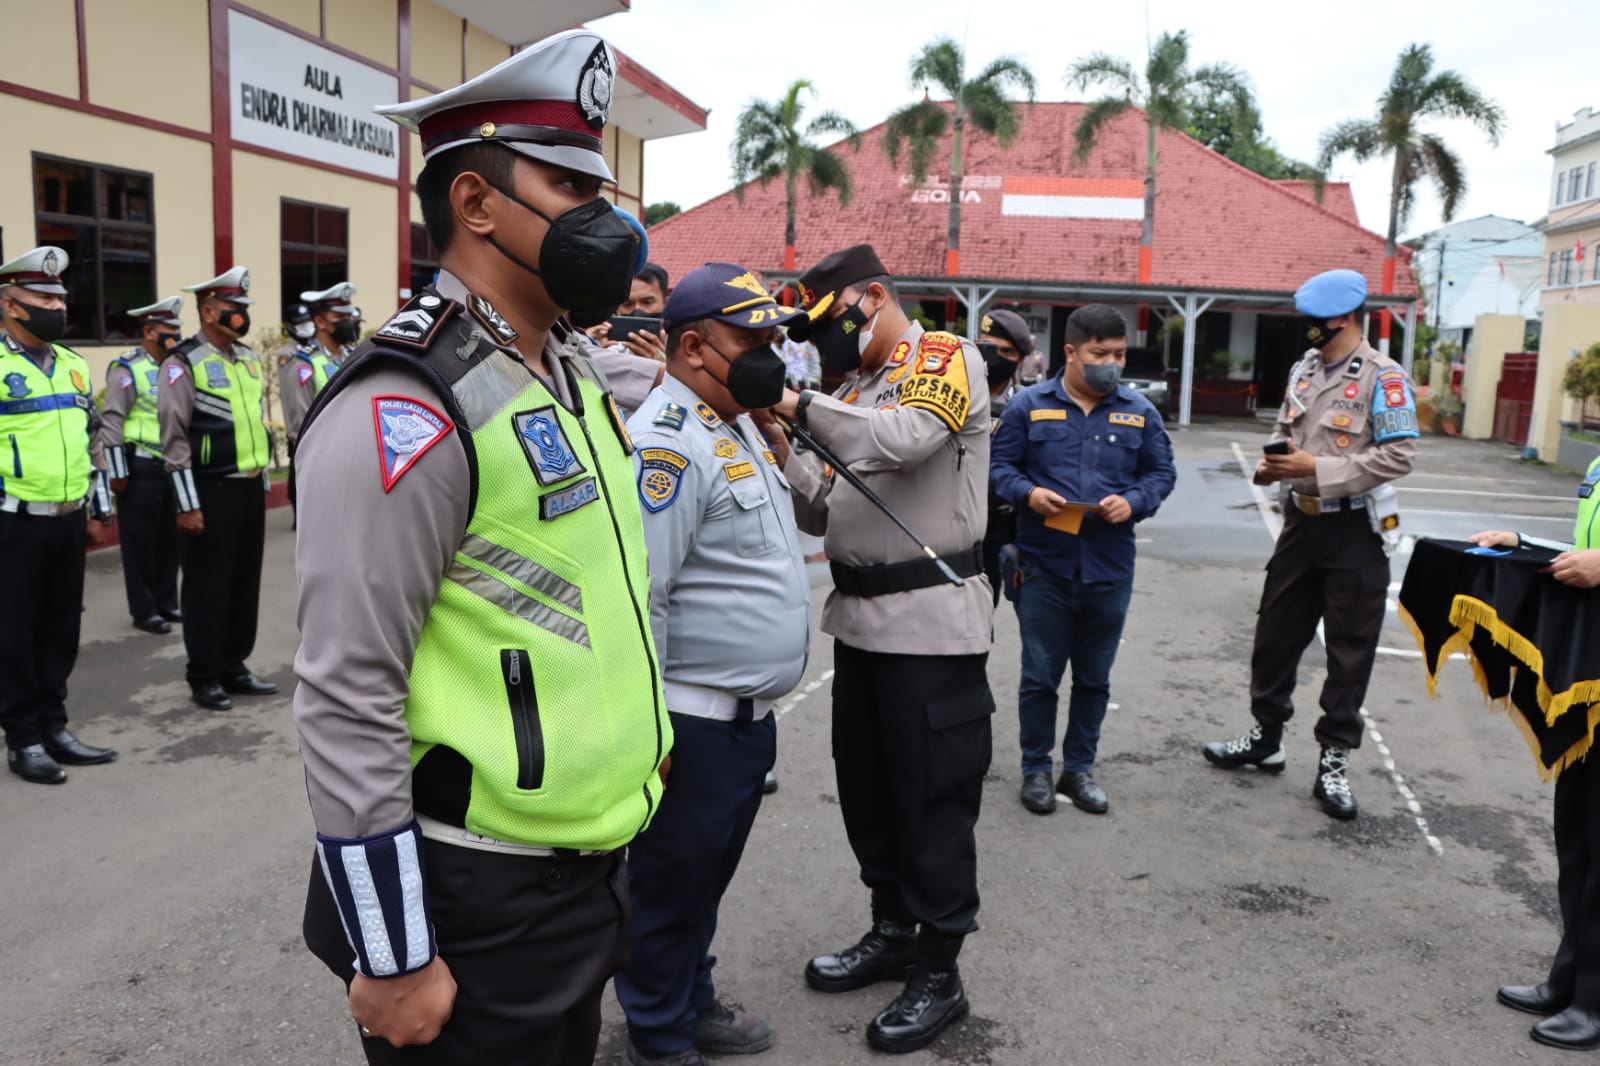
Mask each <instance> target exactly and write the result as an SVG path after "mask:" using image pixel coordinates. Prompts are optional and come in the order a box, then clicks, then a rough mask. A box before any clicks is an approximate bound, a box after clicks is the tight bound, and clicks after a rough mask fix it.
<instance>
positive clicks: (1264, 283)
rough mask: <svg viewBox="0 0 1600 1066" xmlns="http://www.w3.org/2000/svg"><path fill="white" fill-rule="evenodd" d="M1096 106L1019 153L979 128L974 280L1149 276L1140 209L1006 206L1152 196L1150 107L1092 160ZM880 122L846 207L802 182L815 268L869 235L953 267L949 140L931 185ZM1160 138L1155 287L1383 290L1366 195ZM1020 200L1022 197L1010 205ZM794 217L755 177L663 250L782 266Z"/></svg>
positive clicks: (969, 255)
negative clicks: (1311, 191)
mask: <svg viewBox="0 0 1600 1066" xmlns="http://www.w3.org/2000/svg"><path fill="white" fill-rule="evenodd" d="M1083 111H1084V105H1082V104H1073V103H1037V104H1034V105H1032V106H1031V107H1028V108H1027V109H1026V112H1025V116H1024V121H1023V130H1022V135H1021V136H1020V137H1019V138H1018V139H1017V141H1016V142H1015V143H1014V144H1013V145H1012V147H1011V148H1010V149H1009V150H1004V151H1003V150H1001V148H1000V147H999V145H998V144H997V143H996V142H995V141H994V139H993V138H991V137H987V136H985V135H983V134H970V135H969V137H968V139H967V145H966V158H967V164H966V179H965V183H964V185H963V190H964V191H963V196H962V200H963V207H962V212H961V273H962V274H963V275H964V276H966V277H973V278H992V279H1014V280H1027V281H1051V282H1062V281H1066V282H1072V281H1082V282H1099V283H1108V282H1109V283H1127V284H1133V283H1136V282H1137V280H1138V276H1139V275H1138V266H1139V228H1140V222H1139V221H1138V219H1137V218H1133V219H1127V218H1121V217H1111V218H1088V219H1086V218H1073V217H1068V218H1044V217H1017V216H1016V215H1015V214H1012V215H1004V214H1002V213H1001V207H1002V200H1003V199H1004V198H1005V197H1007V196H1008V195H1011V196H1014V195H1017V194H1027V195H1033V196H1047V197H1060V198H1063V199H1061V200H1057V201H1052V202H1054V203H1058V204H1059V203H1065V202H1066V200H1065V198H1071V199H1072V202H1073V203H1076V204H1080V205H1081V204H1082V203H1084V202H1085V201H1084V199H1083V198H1089V200H1088V202H1089V203H1091V204H1108V205H1112V206H1113V207H1118V206H1120V208H1121V209H1122V211H1124V212H1125V211H1126V210H1127V208H1128V207H1129V206H1130V205H1129V204H1128V201H1127V199H1126V198H1127V197H1142V195H1143V177H1144V151H1145V123H1144V114H1143V112H1141V111H1138V110H1135V109H1130V110H1129V111H1128V112H1125V113H1124V114H1123V115H1122V116H1121V117H1119V118H1117V119H1116V120H1114V121H1112V122H1111V123H1110V124H1109V125H1108V126H1107V127H1106V128H1105V129H1104V130H1103V131H1102V133H1101V137H1100V141H1099V144H1098V145H1097V147H1096V148H1095V151H1094V152H1093V154H1092V155H1091V156H1090V157H1089V160H1088V161H1087V162H1086V163H1084V164H1078V163H1077V162H1075V160H1074V159H1073V139H1072V130H1073V126H1074V124H1075V123H1076V122H1077V120H1078V118H1079V116H1081V115H1082V114H1083ZM883 132H884V127H883V125H879V126H875V127H873V128H872V129H870V130H868V131H866V132H865V133H864V134H863V135H862V144H861V150H860V152H858V153H853V152H851V151H850V150H849V149H848V147H846V146H843V145H841V146H838V147H836V148H835V149H834V150H835V151H837V152H841V153H843V158H844V159H845V161H846V163H847V165H848V166H849V167H850V170H851V174H852V176H853V178H854V182H855V197H854V199H852V200H851V202H850V206H849V207H843V208H841V207H840V206H839V204H838V201H837V199H835V198H834V197H833V196H831V195H830V196H827V197H813V196H812V195H811V193H810V191H809V189H806V188H805V184H804V181H803V180H802V182H801V193H800V200H799V204H798V214H797V220H796V231H797V235H796V241H797V257H798V262H799V265H800V268H801V269H802V270H803V269H805V268H806V267H807V266H809V265H810V264H812V263H814V262H816V261H817V260H818V259H820V258H821V257H822V256H824V255H826V254H827V253H829V252H831V251H834V250H835V249H838V248H842V247H844V246H846V245H850V244H855V243H858V242H861V241H869V242H871V243H872V244H873V246H874V247H875V248H876V249H877V251H878V254H879V256H880V257H881V258H882V259H883V261H884V264H885V265H886V266H887V267H888V268H889V269H890V270H891V271H893V272H894V273H896V274H901V275H918V274H920V275H937V274H941V273H943V270H944V238H945V228H946V220H947V216H948V192H947V188H946V185H945V183H946V182H947V180H948V174H949V151H948V148H946V149H945V150H944V151H942V152H940V153H939V155H938V157H937V158H936V159H935V161H934V164H933V165H932V166H931V167H930V173H931V174H932V175H935V177H933V178H932V179H931V184H930V185H927V186H924V187H922V188H920V189H914V188H912V186H911V184H910V179H909V177H908V176H906V174H905V169H906V168H905V163H904V160H905V156H904V154H902V156H901V163H900V165H898V166H896V165H894V164H892V163H890V162H889V159H888V156H887V155H886V154H885V153H884V150H883ZM1156 143H1157V150H1158V152H1159V153H1160V155H1159V170H1158V172H1157V176H1156V220H1155V223H1156V225H1155V265H1154V272H1153V275H1152V282H1153V284H1154V285H1156V286H1166V287H1195V288H1206V289H1225V290H1229V291H1268V292H1288V291H1293V290H1294V289H1295V288H1297V287H1298V286H1299V285H1300V283H1301V282H1302V281H1304V280H1305V279H1306V278H1307V277H1309V276H1311V275H1312V274H1315V273H1318V272H1319V271H1323V270H1328V269H1332V268H1334V267H1349V268H1352V269H1355V270H1360V271H1361V272H1362V273H1364V274H1365V275H1366V276H1367V280H1368V284H1369V285H1370V286H1371V289H1372V291H1373V292H1374V293H1376V292H1377V291H1378V290H1379V287H1380V282H1381V280H1382V274H1383V237H1382V236H1381V235H1379V234H1375V233H1372V232H1370V231H1368V230H1365V229H1362V228H1361V227H1360V226H1359V225H1358V224H1357V223H1356V222H1355V219H1354V202H1353V201H1351V202H1350V203H1349V208H1348V211H1346V210H1345V208H1344V206H1343V204H1344V197H1345V194H1342V193H1339V192H1337V191H1336V190H1338V188H1339V186H1337V185H1330V187H1329V192H1330V195H1329V197H1328V202H1327V203H1325V204H1324V205H1322V206H1319V205H1317V204H1315V203H1313V202H1312V201H1311V200H1310V198H1309V196H1303V195H1299V194H1297V193H1296V192H1295V191H1294V190H1292V189H1289V188H1285V187H1284V185H1283V184H1282V183H1278V182H1274V181H1270V180H1268V179H1266V178H1264V177H1261V176H1260V175H1258V174H1255V173H1253V172H1252V171H1249V170H1246V169H1245V168H1244V167H1241V166H1239V165H1238V164H1236V163H1234V162H1232V161H1231V160H1228V159H1226V158H1224V157H1223V156H1220V155H1218V154H1217V153H1215V152H1213V151H1211V150H1210V149H1208V148H1206V147H1205V146H1204V145H1201V144H1200V143H1199V142H1197V141H1195V140H1193V139H1191V138H1189V137H1187V136H1184V135H1182V134H1176V133H1166V132H1162V133H1159V134H1158V135H1157V141H1156ZM1063 179H1065V180H1063ZM1345 193H1348V187H1346V189H1345ZM1096 197H1102V198H1112V199H1094V198H1096ZM1117 198H1121V199H1117ZM1021 202H1022V201H1018V200H1013V206H1017V205H1019V204H1020V203H1021ZM1036 203H1037V201H1036ZM1025 210H1030V211H1031V210H1035V209H1034V208H1025ZM1062 210H1065V211H1067V212H1069V213H1070V212H1077V210H1078V209H1077V208H1076V207H1072V208H1063V209H1062ZM1091 213H1096V212H1094V211H1093V210H1092V209H1091ZM1111 213H1112V214H1113V216H1115V214H1116V212H1115V211H1113V212H1111ZM783 220H784V204H783V182H782V180H781V179H779V180H775V181H773V182H771V183H770V184H768V185H767V186H765V187H762V186H760V185H756V184H754V183H752V184H751V185H749V186H747V187H746V189H745V198H744V202H743V204H741V203H739V202H738V200H737V199H736V198H735V196H734V194H733V192H727V193H724V194H722V195H721V196H718V197H716V198H715V199H712V200H710V201H707V202H706V203H704V204H701V205H700V206H698V207H694V208H691V209H690V210H688V211H685V212H683V213H682V214H679V215H676V216H674V217H672V218H670V219H667V220H666V221H664V222H661V223H658V224H657V225H656V226H654V227H652V228H651V230H650V245H651V258H652V259H654V260H655V261H656V262H659V263H661V264H662V265H663V266H665V267H666V268H667V270H668V271H669V272H670V273H671V275H672V277H674V278H677V277H681V276H682V275H683V274H684V273H685V272H686V271H688V270H691V269H693V268H695V267H697V266H700V265H701V264H702V263H705V262H708V261H713V260H719V261H733V262H737V263H740V264H741V265H744V266H748V267H753V268H756V269H760V270H777V269H780V268H781V265H782V263H783ZM1400 256H1401V258H1402V260H1405V259H1409V257H1410V252H1409V250H1408V249H1406V248H1401V249H1400ZM1397 274H1398V280H1397V282H1396V287H1397V289H1398V291H1400V292H1401V293H1404V294H1406V295H1412V294H1414V293H1415V292H1416V289H1415V283H1414V281H1413V280H1412V278H1411V272H1410V271H1409V270H1406V269H1401V270H1399V271H1398V272H1397Z"/></svg>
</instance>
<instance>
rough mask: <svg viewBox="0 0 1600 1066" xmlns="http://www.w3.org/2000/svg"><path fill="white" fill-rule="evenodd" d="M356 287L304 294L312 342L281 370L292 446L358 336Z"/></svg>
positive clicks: (281, 389)
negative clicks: (309, 313)
mask: <svg viewBox="0 0 1600 1066" xmlns="http://www.w3.org/2000/svg"><path fill="white" fill-rule="evenodd" d="M355 294H356V287H355V286H354V285H352V284H350V283H349V282H348V281H341V282H340V283H339V284H337V285H334V286H331V287H329V288H326V289H323V290H322V291H320V292H303V293H301V294H300V299H301V300H302V301H303V302H304V304H305V307H306V310H308V311H310V312H311V324H312V328H313V329H315V330H316V333H315V334H314V336H313V339H312V342H311V343H309V344H305V345H302V346H301V347H300V348H299V349H298V350H297V351H295V352H292V353H290V354H289V357H288V359H287V361H286V362H284V363H282V365H280V366H279V368H278V388H279V393H278V395H279V396H281V397H282V399H283V425H284V432H285V433H287V434H288V437H289V443H290V446H291V447H293V446H295V445H297V444H298V443H299V440H300V424H301V423H302V422H304V421H305V417H306V412H307V411H309V410H311V404H312V401H314V400H315V399H316V398H317V394H318V393H320V392H321V391H322V390H323V389H325V388H327V387H328V379H329V378H331V377H333V375H334V373H335V372H337V371H338V369H339V367H340V366H341V365H342V364H343V363H344V361H345V358H346V357H347V356H348V355H349V354H350V348H351V346H352V345H354V344H355V342H356V338H357V336H358V334H357V332H356V328H357V327H356V318H355V314H356V308H355V305H354V304H352V303H351V302H350V301H351V299H352V298H353V297H354V296H355Z"/></svg>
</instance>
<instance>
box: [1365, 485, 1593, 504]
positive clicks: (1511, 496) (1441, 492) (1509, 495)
mask: <svg viewBox="0 0 1600 1066" xmlns="http://www.w3.org/2000/svg"><path fill="white" fill-rule="evenodd" d="M1395 487H1396V488H1397V489H1399V490H1400V491H1401V492H1426V493H1428V494H1429V495H1432V496H1492V497H1493V498H1495V499H1497V500H1554V501H1556V502H1557V503H1567V502H1569V501H1570V500H1571V499H1572V497H1571V496H1535V495H1534V494H1533V493H1531V492H1489V491H1488V490H1486V489H1418V488H1412V487H1411V486H1410V485H1396V486H1395Z"/></svg>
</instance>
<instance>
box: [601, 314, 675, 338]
mask: <svg viewBox="0 0 1600 1066" xmlns="http://www.w3.org/2000/svg"><path fill="white" fill-rule="evenodd" d="M606 321H607V322H609V323H610V324H611V332H610V333H607V334H606V339H608V340H611V341H614V342H616V343H618V344H620V343H622V342H623V341H625V340H627V339H628V334H630V333H659V332H661V319H660V318H659V317H657V316H655V315H612V316H611V317H610V318H609V319H607V320H606Z"/></svg>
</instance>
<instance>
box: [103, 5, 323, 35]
mask: <svg viewBox="0 0 1600 1066" xmlns="http://www.w3.org/2000/svg"><path fill="white" fill-rule="evenodd" d="M122 2H123V3H125V4H127V6H129V7H141V6H143V3H144V0H138V2H137V3H134V2H131V0H122ZM344 2H346V0H333V3H330V4H329V5H328V6H329V7H330V8H332V7H334V6H336V5H338V4H341V3H344ZM250 6H251V7H253V8H255V9H256V10H257V11H259V12H261V13H262V14H263V15H271V16H272V17H273V18H275V19H278V20H279V21H280V22H287V23H288V24H289V25H291V26H293V27H294V28H295V29H297V30H305V31H306V32H307V33H309V34H311V35H312V36H313V37H315V36H316V34H317V30H318V28H319V23H320V22H321V18H322V14H321V7H322V5H321V2H320V0H250ZM328 18H329V20H330V21H332V18H333V15H332V12H330V13H329V15H328Z"/></svg>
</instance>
